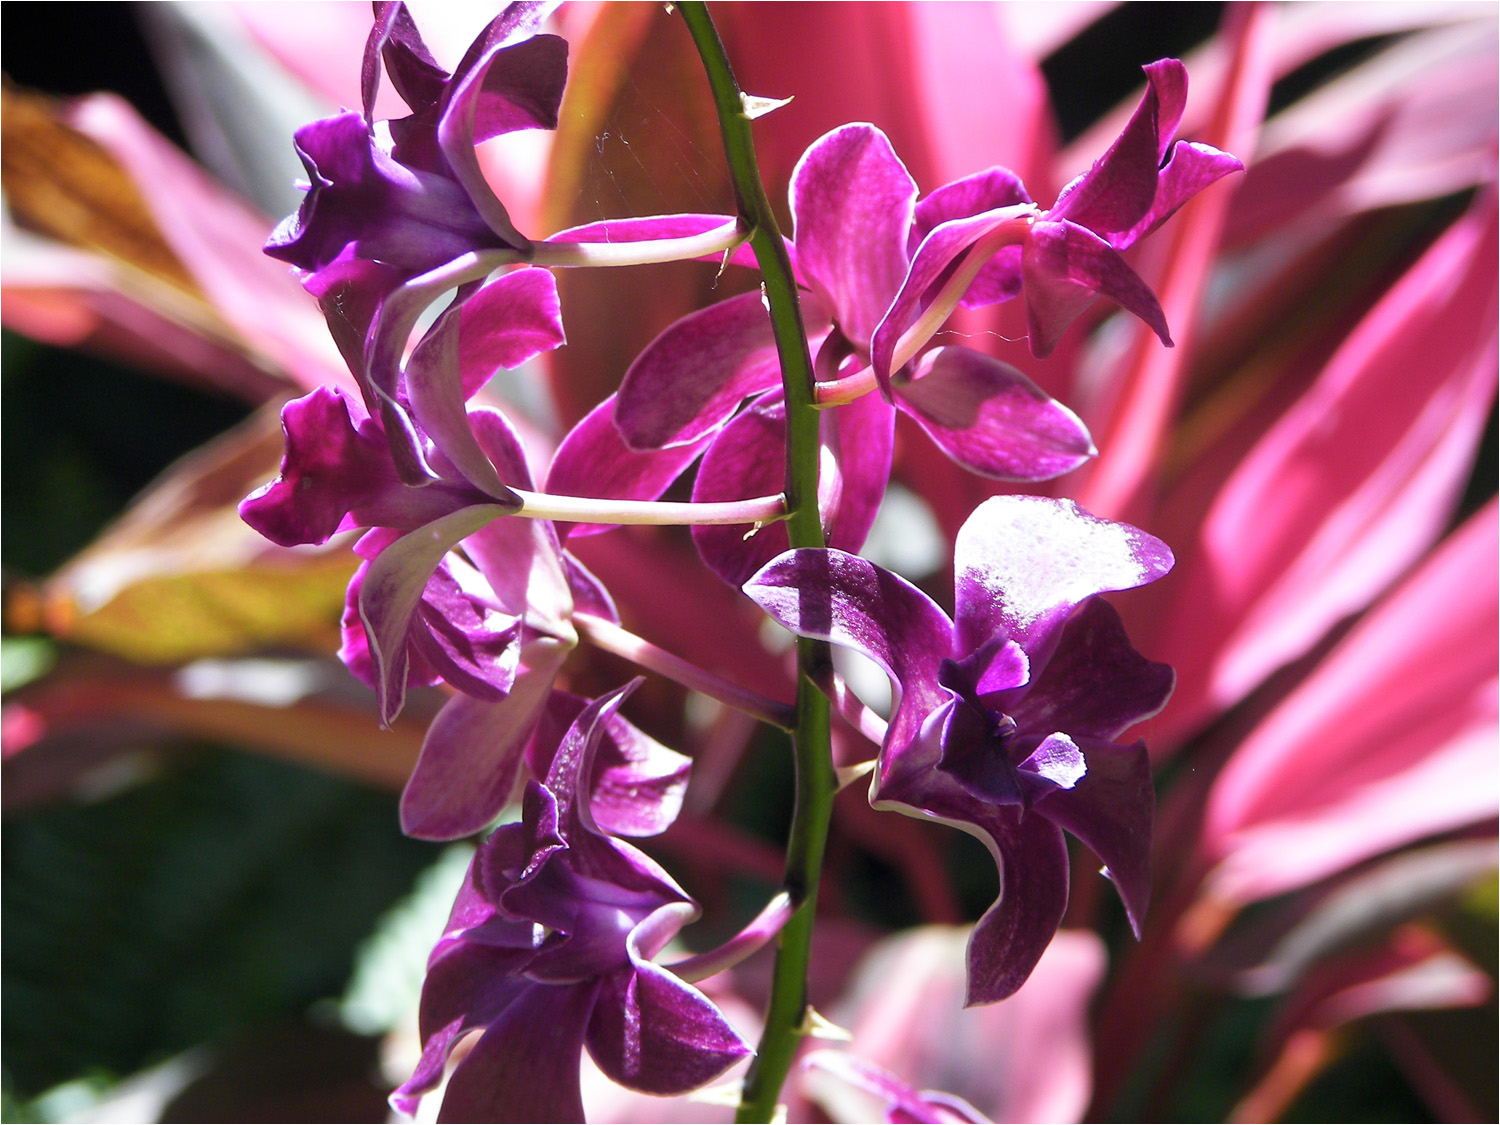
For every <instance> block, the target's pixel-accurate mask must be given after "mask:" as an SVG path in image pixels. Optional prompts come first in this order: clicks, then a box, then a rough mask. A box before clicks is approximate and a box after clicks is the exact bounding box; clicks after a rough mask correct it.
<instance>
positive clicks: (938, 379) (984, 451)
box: [867, 347, 1095, 480]
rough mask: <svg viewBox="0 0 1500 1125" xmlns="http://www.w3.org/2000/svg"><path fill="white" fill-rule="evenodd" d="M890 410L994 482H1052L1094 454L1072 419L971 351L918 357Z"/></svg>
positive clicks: (1014, 374) (1012, 372)
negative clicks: (897, 411) (901, 414)
mask: <svg viewBox="0 0 1500 1125" xmlns="http://www.w3.org/2000/svg"><path fill="white" fill-rule="evenodd" d="M867 397H868V396H867ZM896 405H897V407H899V408H900V409H902V410H904V411H905V412H906V413H908V414H910V415H911V416H912V417H913V418H915V419H916V421H917V423H918V425H920V426H921V427H922V429H924V430H926V431H927V434H928V436H929V437H931V438H932V440H933V441H935V442H936V443H937V444H938V446H939V448H941V449H942V450H943V452H944V453H946V454H947V455H948V456H949V457H950V458H952V459H953V460H954V461H956V462H957V463H958V464H960V465H962V466H963V467H964V468H966V469H969V470H970V471H972V472H975V473H978V474H979V475H980V476H985V477H991V478H993V479H996V480H1050V479H1051V478H1052V477H1056V476H1061V475H1062V474H1063V473H1066V472H1070V471H1071V470H1073V469H1076V468H1077V467H1078V466H1079V465H1081V464H1083V462H1084V461H1086V460H1087V459H1088V458H1089V457H1092V456H1093V455H1094V453H1095V449H1094V443H1093V441H1092V439H1090V437H1089V432H1088V430H1087V429H1086V428H1085V427H1084V425H1083V423H1082V422H1081V421H1079V419H1078V416H1077V415H1076V414H1074V413H1073V412H1072V411H1071V410H1069V409H1068V408H1067V407H1066V406H1064V405H1062V403H1060V402H1058V401H1057V400H1056V399H1053V398H1051V397H1050V396H1049V395H1048V394H1047V393H1046V392H1045V391H1043V390H1042V389H1041V388H1040V387H1038V386H1037V385H1036V384H1035V383H1033V382H1032V381H1031V380H1030V379H1028V378H1026V376H1025V375H1022V374H1021V373H1020V372H1019V371H1017V370H1016V369H1015V368H1014V367H1011V366H1010V365H1009V364H1005V363H1001V362H1000V361H999V360H997V359H992V358H991V357H989V356H987V355H984V354H983V353H981V352H976V351H973V350H971V349H969V348H964V347H950V348H941V349H939V350H937V351H935V352H930V353H928V354H927V355H925V356H923V357H922V361H921V364H920V365H919V367H918V373H917V377H916V378H915V379H913V380H912V381H911V382H909V383H903V384H900V385H899V386H898V387H897V388H896Z"/></svg>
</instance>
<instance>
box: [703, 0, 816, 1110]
mask: <svg viewBox="0 0 1500 1125" xmlns="http://www.w3.org/2000/svg"><path fill="white" fill-rule="evenodd" d="M677 10H678V11H679V12H680V13H681V15H682V19H683V22H684V23H686V24H687V28H688V31H689V33H690V34H691V35H692V37H693V43H694V45H695V46H696V47H697V50H698V54H699V56H700V58H701V59H702V61H703V67H704V71H705V73H706V74H707V76H708V82H709V86H710V88H711V89H712V91H713V98H714V108H715V110H716V111H717V114H718V118H719V129H720V133H721V136H722V137H723V141H724V152H725V157H726V158H727V161H728V164H729V174H730V179H731V182H732V183H733V185H734V193H735V200H736V203H737V206H738V210H739V214H740V217H741V220H742V221H743V222H745V223H746V224H747V225H748V226H749V227H750V229H751V235H750V246H751V248H752V249H753V250H754V252H755V258H756V261H757V263H758V264H759V266H760V270H761V275H762V278H763V285H764V292H765V297H766V304H767V306H768V308H769V310H770V314H771V326H772V331H773V333H774V337H775V341H776V351H777V356H778V358H779V359H780V362H781V376H782V384H783V390H784V394H785V397H786V451H787V468H786V503H787V512H788V515H787V521H786V523H787V535H788V538H789V539H790V542H791V545H792V546H793V547H794V548H795V547H822V546H823V545H824V537H823V527H822V521H821V518H820V516H819V513H818V506H817V495H818V447H819V442H818V411H817V408H816V404H815V401H814V391H813V388H814V383H815V378H814V375H813V365H812V358H811V355H810V353H809V351H808V345H807V332H806V329H805V327H804V324H803V320H802V315H801V309H800V306H799V303H798V299H797V286H796V282H795V281H794V279H793V277H792V269H791V260H790V259H789V257H788V256H787V252H786V247H785V245H784V243H783V242H782V239H781V234H780V231H779V230H778V229H777V225H776V218H775V215H774V214H773V212H772V210H771V204H770V201H769V199H767V197H766V191H765V186H764V184H763V183H762V182H761V178H760V171H759V168H758V166H757V164H756V159H755V143H754V139H753V137H752V135H751V131H750V121H751V118H750V115H749V114H748V113H747V112H746V108H745V102H744V98H743V94H742V92H741V90H740V88H739V84H738V83H737V82H736V80H735V77H734V73H733V71H732V70H731V68H730V66H729V59H728V57H727V55H726V54H725V52H724V45H723V43H722V42H721V41H720V39H719V35H718V32H717V31H716V30H715V28H714V25H713V20H712V19H711V18H710V16H709V14H708V10H707V8H706V7H705V5H704V4H703V3H701V2H699V0H689V2H685V3H680V4H678V5H677ZM830 665H831V657H830V655H829V649H828V646H827V644H826V643H824V642H821V641H814V640H808V639H806V638H799V639H798V641H797V668H798V677H797V701H796V711H795V725H794V731H793V736H792V737H793V749H794V753H795V757H796V773H797V796H796V804H795V807H794V809H793V813H792V827H791V833H790V837H789V839H788V842H787V858H786V876H785V889H786V891H787V892H788V893H789V894H790V895H791V896H792V899H793V901H795V902H797V903H798V904H799V905H798V907H797V910H796V912H795V913H794V914H793V916H792V918H791V919H790V920H789V921H788V922H787V924H786V926H785V928H784V929H783V930H782V932H781V935H780V939H779V941H778V945H777V956H776V967H775V972H774V977H773V980H772V986H771V1003H770V1009H769V1011H768V1012H767V1013H766V1027H765V1031H764V1033H763V1034H762V1036H761V1040H760V1044H759V1046H758V1048H757V1052H756V1057H755V1060H754V1061H753V1062H752V1063H751V1066H750V1071H749V1073H748V1074H747V1075H746V1078H745V1085H744V1090H743V1092H742V1094H741V1098H740V1105H739V1108H738V1110H737V1112H736V1119H737V1120H739V1121H770V1120H772V1118H773V1117H774V1116H775V1113H776V1106H777V1101H778V1098H779V1096H780V1093H781V1087H782V1083H783V1082H784V1081H785V1080H786V1075H787V1072H788V1071H789V1070H790V1068H791V1063H792V1056H793V1055H794V1054H795V1052H796V1049H797V1044H798V1043H799V1041H800V1040H801V1037H802V1034H803V1032H802V1028H803V1027H804V1025H805V1023H806V1020H805V1013H806V1010H807V967H808V960H809V954H810V949H811V942H812V925H813V915H814V912H815V910H816V905H817V892H818V876H819V872H820V870H821V868H822V864H823V849H824V845H825V844H826V842H827V838H828V823H829V819H830V817H831V815H832V809H833V797H834V794H835V793H836V792H837V788H838V779H837V777H836V775H835V773H834V768H833V753H832V748H831V746H830V733H829V726H830V717H831V712H830V707H829V703H828V699H827V697H825V696H824V695H823V693H822V692H821V691H819V690H818V688H817V686H816V684H817V681H818V680H819V679H821V678H822V677H823V675H824V670H825V669H828V668H829V667H830Z"/></svg>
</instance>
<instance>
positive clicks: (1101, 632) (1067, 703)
mask: <svg viewBox="0 0 1500 1125" xmlns="http://www.w3.org/2000/svg"><path fill="white" fill-rule="evenodd" d="M1175 681H1176V676H1175V675H1174V674H1173V672H1172V669H1171V668H1170V667H1169V666H1167V665H1165V664H1157V663H1154V662H1153V661H1150V660H1147V659H1146V658H1145V657H1143V656H1142V655H1141V654H1140V653H1138V652H1136V651H1135V649H1134V648H1133V647H1132V646H1131V644H1130V640H1129V639H1128V638H1127V637H1126V636H1125V626H1124V625H1122V624H1121V622H1120V615H1119V614H1118V613H1116V612H1115V610H1114V607H1113V606H1111V605H1110V604H1109V603H1108V602H1106V601H1104V600H1102V599H1100V598H1089V599H1088V600H1087V601H1085V602H1084V603H1083V605H1082V606H1080V607H1079V609H1078V611H1077V612H1076V613H1074V614H1073V616H1072V617H1070V618H1069V619H1068V623H1067V624H1066V625H1065V626H1064V627H1063V631H1062V634H1061V636H1060V638H1059V640H1058V645H1057V650H1056V651H1055V652H1054V653H1053V654H1052V657H1051V659H1050V660H1048V661H1047V663H1046V665H1045V667H1043V668H1042V669H1040V671H1039V672H1038V674H1037V676H1036V678H1035V679H1034V680H1033V681H1032V682H1031V683H1030V684H1029V685H1028V686H1027V687H1026V690H1025V692H1024V693H1018V696H1019V698H1017V699H1016V700H1015V701H1013V702H1012V701H1005V702H1003V703H1002V704H1001V709H1003V710H1004V711H1005V712H1006V713H1007V714H1009V715H1010V716H1011V718H1013V719H1015V721H1016V725H1017V726H1018V727H1019V728H1021V729H1022V730H1030V731H1038V732H1045V731H1055V730H1065V731H1067V732H1068V733H1069V734H1071V735H1073V736H1074V737H1075V738H1080V737H1086V738H1096V739H1114V738H1118V737H1119V736H1120V735H1121V734H1122V733H1123V732H1124V731H1125V730H1127V729H1128V728H1130V727H1131V726H1134V725H1135V724H1136V723H1139V722H1142V721H1143V720H1145V719H1149V718H1150V717H1151V716H1153V715H1155V714H1156V713H1157V712H1158V711H1160V710H1161V709H1162V708H1163V707H1164V706H1166V703H1167V699H1168V697H1170V696H1171V694H1172V685H1173V683H1174V682H1175Z"/></svg>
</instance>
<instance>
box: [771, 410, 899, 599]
mask: <svg viewBox="0 0 1500 1125" xmlns="http://www.w3.org/2000/svg"><path fill="white" fill-rule="evenodd" d="M821 433H822V438H823V446H824V448H825V449H827V450H829V451H831V452H832V454H833V456H832V457H831V458H829V457H826V456H825V458H824V471H823V480H822V481H821V482H820V483H819V489H820V491H821V492H822V493H824V495H820V496H819V497H818V507H819V508H820V509H821V510H822V513H823V526H824V527H825V528H827V536H828V538H827V543H828V545H829V546H830V547H836V548H838V549H839V550H841V551H858V550H859V549H860V548H862V547H863V546H864V545H865V540H866V539H867V538H868V537H869V534H870V528H872V527H873V526H874V525H875V516H876V514H877V513H878V512H879V510H880V502H881V501H882V500H883V499H884V498H885V491H886V486H887V485H888V484H889V483H890V479H891V455H892V452H893V449H894V446H895V439H896V412H895V411H894V410H892V409H891V408H890V407H889V406H888V405H887V404H886V403H885V402H884V401H883V400H882V399H881V398H880V396H879V395H861V396H860V397H859V398H857V399H855V400H854V401H853V402H850V403H846V404H845V405H843V406H840V407H838V408H837V409H836V410H825V411H824V412H823V420H822V425H821ZM830 462H831V464H830ZM772 491H780V490H779V489H773V490H772ZM747 577H748V575H747Z"/></svg>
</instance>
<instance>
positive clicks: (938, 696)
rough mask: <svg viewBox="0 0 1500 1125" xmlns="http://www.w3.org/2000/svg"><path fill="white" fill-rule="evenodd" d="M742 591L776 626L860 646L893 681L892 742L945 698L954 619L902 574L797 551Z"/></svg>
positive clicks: (854, 559) (843, 557) (851, 558)
mask: <svg viewBox="0 0 1500 1125" xmlns="http://www.w3.org/2000/svg"><path fill="white" fill-rule="evenodd" d="M744 591H745V593H746V595H747V596H748V597H749V598H750V599H751V600H752V601H754V602H755V603H756V605H758V606H760V607H761V608H762V609H763V610H765V611H766V612H767V613H768V614H770V615H771V617H772V619H773V620H775V621H776V622H777V623H778V624H781V625H783V626H785V627H786V628H788V629H790V630H791V631H792V632H794V633H796V634H798V635H799V636H804V637H813V638H816V639H818V640H825V641H832V642H833V643H835V644H841V645H845V646H847V647H849V648H852V649H854V650H855V651H857V652H862V653H864V654H865V655H866V656H868V657H869V658H870V659H871V660H873V661H875V663H876V664H878V665H880V667H881V668H883V669H884V670H885V671H886V673H887V674H888V675H889V676H890V677H891V678H892V679H894V680H895V681H896V683H897V685H898V688H899V691H898V699H897V705H898V709H899V712H900V714H899V715H898V716H897V718H896V720H895V721H893V723H892V727H891V737H890V739H889V740H888V744H889V745H893V746H894V745H901V744H903V743H904V742H905V741H906V740H909V739H911V738H912V737H914V736H915V734H916V731H915V729H914V727H915V726H916V725H920V723H921V720H922V718H923V717H924V716H925V715H927V714H928V713H929V712H932V711H934V710H936V709H937V708H939V707H941V706H942V705H943V703H945V702H946V701H947V698H948V696H947V693H946V692H944V691H943V690H942V688H940V687H939V686H938V666H939V664H940V663H941V662H942V661H943V660H944V659H946V658H948V657H949V656H950V655H951V652H952V648H953V625H952V623H951V622H950V621H949V620H948V615H947V614H945V613H944V612H943V611H942V610H941V609H939V608H938V606H937V605H936V603H934V602H933V600H932V599H931V598H929V597H928V596H927V595H926V594H924V593H922V591H921V590H918V589H917V588H916V587H915V586H913V585H911V583H909V582H907V581H906V580H905V579H904V578H901V577H898V576H897V575H894V574H892V573H890V572H889V571H887V570H882V569H881V568H879V567H877V566H875V565H874V564H873V563H869V562H866V561H865V560H864V559H862V558H859V557H858V556H856V555H849V554H845V553H844V552H843V551H830V550H800V551H789V552H787V553H786V554H784V555H782V556H780V557H779V558H777V559H775V560H773V561H772V562H771V563H769V564H768V565H767V566H766V567H765V568H763V569H762V570H761V571H760V573H759V574H756V575H755V576H754V577H753V578H751V579H750V581H748V582H746V583H745V586H744ZM908 728H911V729H908Z"/></svg>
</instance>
